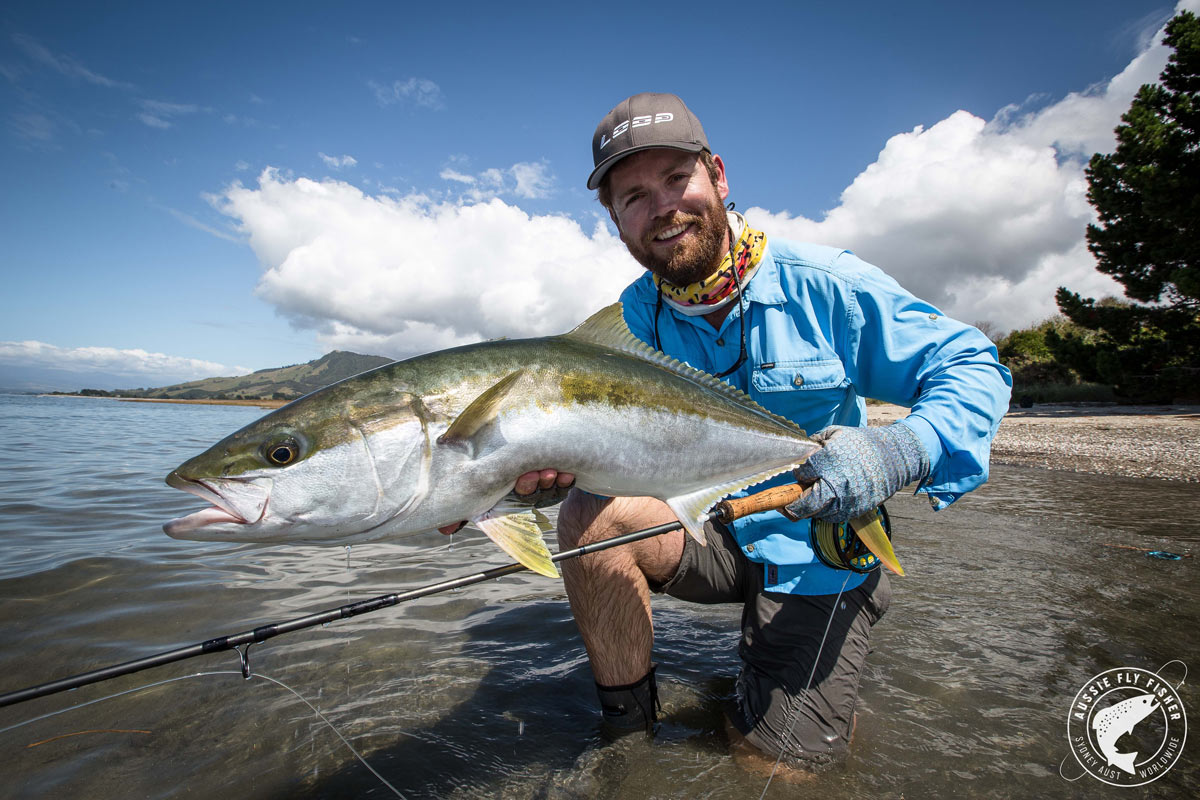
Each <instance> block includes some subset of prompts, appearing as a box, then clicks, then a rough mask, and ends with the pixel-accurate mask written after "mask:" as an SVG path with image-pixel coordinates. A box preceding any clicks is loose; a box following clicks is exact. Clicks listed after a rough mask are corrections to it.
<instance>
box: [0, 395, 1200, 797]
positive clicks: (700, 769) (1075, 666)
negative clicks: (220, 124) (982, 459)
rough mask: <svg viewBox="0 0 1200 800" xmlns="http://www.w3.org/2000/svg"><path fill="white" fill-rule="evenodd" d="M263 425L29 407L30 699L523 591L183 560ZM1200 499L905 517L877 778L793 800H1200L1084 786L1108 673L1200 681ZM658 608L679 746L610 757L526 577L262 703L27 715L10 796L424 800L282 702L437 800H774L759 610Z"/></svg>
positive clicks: (1017, 500)
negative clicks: (301, 627)
mask: <svg viewBox="0 0 1200 800" xmlns="http://www.w3.org/2000/svg"><path fill="white" fill-rule="evenodd" d="M261 413H263V412H262V411H260V410H258V409H250V408H238V407H223V406H177V405H159V404H149V403H119V402H115V401H106V400H81V399H70V398H30V397H5V396H0V445H2V446H0V547H2V548H3V549H2V550H0V554H2V555H0V597H2V598H3V602H2V603H0V641H2V642H3V643H4V646H3V649H2V650H0V691H9V690H13V689H18V688H23V687H25V686H28V685H32V684H36V683H40V682H43V681H47V680H51V679H54V678H58V677H63V676H66V675H70V674H75V673H78V672H82V671H85V670H88V669H93V668H96V667H99V666H104V665H107V664H113V663H118V662H123V661H127V660H130V659H133V658H137V657H141V656H145V655H149V654H152V653H155V652H159V651H163V650H168V649H172V648H174V647H178V646H181V645H186V644H191V643H193V642H198V641H201V640H204V639H207V638H210V637H213V636H216V635H221V634H229V633H234V632H239V631H243V630H247V629H249V628H252V627H254V626H256V625H260V624H263V623H265V622H270V621H278V620H282V619H288V618H291V617H296V616H300V615H302V614H305V613H310V612H312V611H316V610H320V609H324V608H327V607H331V606H336V605H340V604H342V603H345V602H348V601H352V600H360V599H365V598H369V597H374V596H376V595H380V594H387V593H390V592H394V591H400V590H404V589H409V588H414V587H417V586H421V585H424V584H427V583H432V582H435V581H438V580H443V579H445V578H447V577H452V576H455V575H460V574H465V573H471V572H475V571H477V570H478V569H481V568H483V567H486V566H495V565H499V564H502V563H506V561H507V558H506V557H505V556H504V555H503V554H502V553H501V552H500V551H499V550H498V549H497V548H495V547H494V546H493V545H491V544H490V543H489V542H487V540H486V539H484V538H483V537H482V535H481V534H479V533H478V532H472V531H465V532H463V533H462V534H459V535H456V536H455V537H454V538H453V541H452V544H448V543H447V540H446V539H445V538H443V537H442V536H440V535H438V534H427V535H422V536H418V537H413V538H411V539H408V540H405V541H403V542H400V543H395V544H386V545H378V544H377V545H359V546H356V547H354V548H353V549H352V550H351V551H350V553H349V556H348V557H347V553H346V551H345V549H344V548H339V547H331V548H316V547H267V546H260V545H240V546H236V545H221V544H210V543H198V542H182V541H176V540H173V539H170V538H168V537H167V536H166V535H165V534H163V533H162V531H161V529H160V526H161V524H162V522H163V521H165V520H166V519H169V518H171V517H173V516H178V515H180V514H183V513H188V512H190V511H193V510H195V509H196V508H198V501H196V500H195V498H192V497H190V496H189V495H185V494H183V493H182V492H178V491H175V490H172V489H170V488H168V487H167V486H165V485H164V484H163V483H162V478H163V477H164V476H165V475H166V473H167V472H168V471H169V470H170V469H171V468H173V467H174V466H176V465H177V464H178V463H179V462H181V461H183V460H184V459H185V458H187V457H189V456H190V455H193V454H194V453H196V452H198V451H199V450H201V449H203V448H204V447H206V446H207V445H209V444H211V443H212V442H213V441H216V440H217V439H218V438H220V437H222V436H224V435H225V434H227V433H229V432H231V431H233V430H234V429H236V428H238V427H240V426H241V425H244V424H245V423H247V422H249V421H250V420H252V419H254V418H255V417H257V416H259V415H260V414H261ZM1198 495H1200V490H1198V489H1197V487H1196V485H1195V484H1182V483H1169V482H1164V481H1154V480H1132V479H1115V478H1105V477H1097V476H1091V475H1075V474H1070V473H1054V472H1047V471H1040V470H1033V469H1016V468H1003V467H997V468H996V469H995V470H994V474H993V478H992V482H991V483H989V484H988V486H986V487H984V488H983V489H981V490H980V491H978V492H976V493H974V494H972V495H969V496H968V497H966V498H964V499H963V500H962V501H960V502H959V503H958V504H957V505H955V506H954V507H953V508H951V509H949V510H947V511H945V512H941V513H938V514H934V513H933V512H931V511H930V510H929V509H928V506H927V504H926V503H925V502H924V501H921V500H918V499H915V498H912V497H909V496H902V497H898V498H896V499H895V500H894V501H893V502H892V503H890V504H889V507H890V509H891V511H892V516H893V518H894V520H895V526H896V529H897V551H898V553H899V555H900V558H901V560H902V561H903V563H904V564H905V567H906V569H907V570H908V571H909V577H908V578H903V579H895V580H894V581H893V587H894V590H895V598H894V600H893V603H892V607H891V610H890V611H889V613H888V615H887V616H886V617H885V618H884V620H883V621H882V622H881V623H880V625H879V626H877V628H876V629H875V636H874V640H873V641H874V647H875V652H874V653H873V655H872V657H871V661H870V662H869V665H868V669H867V672H866V675H865V676H864V678H863V685H862V687H861V703H860V708H859V717H858V727H857V731H856V735H855V741H854V746H853V751H852V755H851V757H850V760H849V761H848V762H847V763H846V764H845V765H844V767H842V768H839V769H837V770H835V771H833V772H830V773H828V774H825V775H822V776H819V777H818V778H816V779H815V780H814V781H813V783H812V784H811V786H807V787H793V786H788V785H786V784H784V783H781V782H778V781H776V782H773V783H772V784H771V785H770V787H768V788H767V791H766V796H767V797H793V796H798V795H803V796H807V795H810V794H811V795H818V796H821V797H823V798H827V799H828V800H836V799H838V798H855V797H863V796H868V795H870V796H876V797H899V796H904V797H1032V796H1036V797H1094V796H1112V797H1193V796H1195V795H1196V794H1197V792H1198V790H1200V742H1198V741H1195V740H1193V741H1192V742H1189V743H1186V744H1185V745H1184V752H1183V755H1182V757H1181V759H1180V760H1179V762H1178V763H1177V764H1176V765H1175V767H1174V768H1173V769H1172V770H1171V771H1170V772H1168V773H1167V774H1166V775H1165V776H1164V777H1162V778H1160V779H1159V780H1157V781H1155V782H1153V783H1151V784H1148V785H1147V786H1143V787H1140V788H1136V789H1118V788H1113V787H1109V786H1106V785H1104V784H1101V783H1099V782H1098V781H1096V780H1094V779H1092V778H1090V777H1086V776H1085V777H1083V778H1082V779H1081V780H1079V781H1077V782H1074V783H1071V782H1068V781H1067V780H1065V779H1064V778H1063V777H1060V764H1061V763H1062V762H1063V760H1064V759H1066V763H1065V764H1064V765H1063V766H1062V773H1063V774H1064V775H1066V776H1067V777H1075V776H1077V775H1079V774H1080V768H1079V767H1078V765H1077V764H1076V763H1075V762H1074V759H1073V758H1071V757H1070V750H1069V749H1068V743H1067V739H1066V717H1067V712H1068V708H1069V705H1070V703H1071V700H1072V698H1073V697H1074V695H1075V692H1076V691H1077V690H1078V689H1080V688H1081V687H1082V686H1083V685H1084V683H1085V682H1086V681H1087V680H1088V679H1089V678H1090V677H1091V676H1093V675H1095V674H1097V673H1100V672H1102V671H1104V670H1107V669H1110V668H1113V667H1121V666H1130V667H1140V668H1143V669H1147V670H1151V671H1154V670H1158V669H1159V668H1160V667H1162V666H1163V665H1164V664H1167V662H1170V661H1172V660H1174V659H1178V660H1180V661H1182V662H1184V663H1185V664H1186V665H1187V666H1188V667H1189V668H1191V669H1193V670H1200V630H1198V629H1197V621H1198V619H1200V613H1198V612H1200V582H1198V581H1197V578H1196V570H1197V559H1196V558H1191V557H1189V558H1184V559H1182V560H1179V561H1163V560H1159V559H1155V558H1149V557H1147V556H1146V555H1145V553H1144V552H1143V551H1142V550H1139V549H1130V548H1143V549H1151V550H1153V549H1163V550H1169V551H1173V552H1176V553H1185V554H1190V553H1193V552H1195V551H1197V550H1200V528H1198V526H1197V525H1196V523H1195V522H1194V521H1193V519H1194V515H1195V508H1196V506H1197V500H1200V496H1198ZM655 609H656V610H655V614H656V629H657V643H656V652H655V657H656V660H657V661H658V662H659V663H660V665H661V666H660V668H659V678H660V688H661V694H662V701H663V705H664V709H665V711H666V714H665V720H664V724H663V727H662V730H661V732H660V734H659V735H658V737H657V738H656V739H655V740H654V741H653V742H652V743H646V742H640V741H639V742H621V743H618V744H617V745H614V746H601V744H600V742H599V738H598V736H597V730H596V721H595V710H594V694H593V690H592V683H591V677H590V673H589V672H588V669H587V663H586V659H585V657H584V654H583V647H582V644H581V643H580V641H579V638H578V636H577V634H576V632H575V628H574V624H573V622H572V621H571V617H570V613H569V610H568V608H567V604H566V602H565V598H564V596H563V593H562V588H561V584H559V583H557V582H554V581H551V580H549V579H546V578H541V577H537V576H532V575H527V574H526V575H518V576H512V577H508V578H504V579H501V580H497V581H493V582H490V583H486V584H481V585H478V586H474V587H469V588H467V589H462V590H458V591H455V592H449V593H445V594H441V595H437V596H433V597H429V598H424V599H421V600H416V601H413V602H410V603H406V604H404V605H401V606H399V607H396V608H393V609H387V610H384V611H380V612H377V613H374V614H371V615H367V616H363V617H358V618H356V619H353V620H346V621H343V622H339V623H336V624H333V625H329V626H325V627H321V628H316V629H311V630H307V631H302V632H298V633H294V634H289V635H286V636H281V637H279V638H276V639H273V640H271V641H270V642H267V643H264V644H262V645H256V646H255V647H254V648H252V649H251V651H250V658H251V664H252V666H253V669H254V671H255V672H256V677H254V678H252V679H251V680H249V681H246V680H243V679H242V677H241V675H240V674H238V672H237V670H238V660H237V656H236V655H235V654H233V653H222V654H215V655H210V656H206V657H204V658H200V659H194V660H191V661H187V662H182V663H179V664H173V665H169V666H165V667H160V668H156V669H154V670H150V671H147V672H143V673H140V674H137V675H132V676H127V677H124V678H119V679H116V680H112V681H108V682H105V683H103V684H99V685H95V686H90V687H84V688H81V689H77V690H75V691H72V692H69V693H65V694H60V695H55V696H51V697H47V698H41V699H38V700H33V701H29V702H26V703H23V704H20V705H17V706H12V707H8V708H3V709H0V729H5V728H8V730H2V731H0V765H2V766H0V797H13V798H17V797H21V798H24V797H39V796H50V795H51V794H53V795H54V796H60V795H61V794H62V793H75V794H76V795H77V796H81V797H88V798H106V797H114V798H115V797H121V798H127V797H148V798H156V797H212V796H219V795H221V794H225V793H236V796H237V797H238V798H271V797H282V796H288V797H380V798H382V797H390V796H394V795H393V793H392V792H391V790H389V789H388V788H387V787H386V786H384V784H383V783H381V781H380V780H379V779H378V778H377V777H375V776H374V775H373V774H372V773H371V772H370V771H368V769H367V768H366V767H365V766H364V765H363V764H362V763H361V762H360V761H358V760H357V759H355V757H354V756H353V755H352V754H351V753H350V751H349V750H348V749H347V748H346V746H345V745H344V744H343V743H342V742H341V741H340V740H339V739H338V737H337V735H335V733H334V732H333V731H332V730H331V729H330V727H329V726H328V725H326V724H325V723H324V722H322V720H321V718H319V717H318V716H317V715H316V714H315V713H314V711H313V710H312V709H310V708H309V707H308V706H307V705H305V704H304V703H303V702H302V701H300V700H298V699H297V698H296V697H295V696H294V695H293V694H291V693H290V692H289V691H288V690H287V689H284V688H281V687H280V686H278V685H276V684H275V683H272V682H270V681H269V680H267V678H273V679H276V680H278V681H282V682H283V683H285V684H286V685H287V686H289V687H291V688H292V689H294V690H295V691H296V692H298V693H299V694H300V695H302V696H303V697H304V698H305V699H306V700H308V701H309V702H310V703H311V704H312V705H313V706H315V707H316V708H317V709H319V710H320V712H321V713H322V714H324V715H325V716H326V717H327V718H328V719H329V720H330V722H332V723H333V725H334V726H336V728H337V730H338V731H340V733H341V734H342V735H343V736H345V737H346V739H348V740H349V741H350V742H351V743H352V744H353V746H354V747H355V748H357V749H358V750H359V751H360V752H361V753H363V755H364V756H365V757H366V759H367V761H368V763H369V764H370V765H371V767H373V768H374V769H375V770H376V771H377V772H378V773H380V774H381V775H382V776H383V777H384V778H385V779H386V780H387V781H388V782H390V783H391V784H392V785H393V786H394V787H395V788H396V789H397V790H399V792H400V793H402V795H403V796H404V797H408V798H433V797H437V798H460V797H461V798H466V797H479V796H497V797H511V798H543V797H544V798H584V797H611V798H627V797H662V798H668V797H670V798H675V797H678V798H684V797H687V798H691V797H712V798H743V797H758V796H759V795H760V794H762V793H763V789H764V787H766V780H765V778H763V777H760V776H758V775H754V774H749V773H746V772H744V771H742V769H741V768H740V767H738V766H737V765H735V764H734V763H733V762H732V760H731V759H730V758H729V756H728V754H727V752H726V746H725V741H724V736H723V733H722V725H721V707H722V703H723V702H724V700H725V698H726V697H727V696H728V694H729V692H730V691H731V688H732V679H733V676H734V675H735V674H736V671H737V659H736V655H735V653H734V645H735V643H736V638H737V627H738V616H739V610H738V609H737V608H733V607H729V608H724V607H716V608H713V607H699V606H690V605H687V604H684V603H681V602H678V601H674V600H671V599H669V598H659V599H657V600H656V603H655ZM217 672H220V673H224V674H204V675H199V676H196V674H197V673H217ZM230 673H232V674H230ZM1163 675H1164V676H1167V677H1170V678H1172V682H1178V679H1179V678H1181V677H1182V667H1181V666H1180V665H1179V664H1173V665H1171V666H1168V667H1167V668H1166V669H1164V670H1163ZM182 676H195V677H182ZM180 677H182V679H179V680H172V679H175V678H180ZM166 680H170V681H171V682H168V683H162V684H160V685H157V686H153V687H152V688H145V689H142V690H140V691H135V692H132V693H130V694H126V695H124V696H121V697H118V698H115V699H110V700H106V701H104V702H100V703H96V704H93V705H89V706H86V707H83V708H77V709H75V710H70V711H67V712H66V713H62V714H57V715H55V716H51V717H48V718H46V719H41V720H37V721H34V722H28V721H29V720H33V719H34V718H36V717H38V716H40V715H43V714H48V713H52V712H55V711H58V710H61V709H67V708H70V707H72V706H76V705H79V704H82V703H85V702H88V701H91V700H95V699H97V698H103V697H106V696H108V695H112V694H114V693H116V692H120V691H124V690H128V689H134V688H136V687H143V686H146V685H148V684H153V683H157V682H161V681H166ZM1180 691H1181V695H1182V697H1183V701H1184V704H1185V709H1186V710H1187V711H1188V712H1191V713H1192V716H1193V719H1197V718H1200V716H1197V715H1198V714H1200V706H1197V704H1196V697H1197V694H1196V692H1195V691H1194V690H1193V689H1192V688H1191V684H1190V683H1186V684H1184V685H1183V686H1182V688H1181V690H1180ZM13 725H16V726H18V727H15V728H10V726H13ZM1193 739H1195V737H1193ZM1127 741H1128V740H1127Z"/></svg>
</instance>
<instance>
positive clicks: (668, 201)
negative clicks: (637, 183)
mask: <svg viewBox="0 0 1200 800" xmlns="http://www.w3.org/2000/svg"><path fill="white" fill-rule="evenodd" d="M677 210H679V194H678V193H677V192H671V191H667V190H665V189H657V190H654V191H651V192H650V214H651V216H652V217H654V218H655V219H659V218H661V217H670V216H673V215H674V214H675V212H676V211H677Z"/></svg>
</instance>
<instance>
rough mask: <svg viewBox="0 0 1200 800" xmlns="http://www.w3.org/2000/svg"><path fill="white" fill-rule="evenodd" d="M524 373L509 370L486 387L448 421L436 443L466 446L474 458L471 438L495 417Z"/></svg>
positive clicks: (520, 370) (522, 371)
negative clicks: (444, 430)
mask: <svg viewBox="0 0 1200 800" xmlns="http://www.w3.org/2000/svg"><path fill="white" fill-rule="evenodd" d="M524 375H525V370H523V369H519V370H517V371H515V372H510V373H509V374H507V375H505V376H504V377H503V378H501V379H500V380H498V381H496V382H495V383H494V384H492V385H491V386H490V387H488V388H487V389H486V390H485V391H484V392H483V394H481V395H479V396H478V397H476V398H475V399H474V400H472V401H471V403H470V404H469V405H468V406H467V407H466V408H464V409H463V410H462V412H461V413H460V414H459V415H458V416H457V417H456V418H455V420H454V422H452V423H450V427H449V428H447V429H446V432H445V433H443V434H442V435H441V436H439V437H438V439H437V443H438V444H441V445H451V446H453V445H459V446H463V447H466V448H467V451H468V453H469V454H470V455H471V457H472V458H474V455H475V454H474V447H473V446H472V439H474V437H475V434H477V433H479V432H480V431H481V430H483V429H484V428H485V427H487V426H488V425H490V424H491V423H492V422H493V421H494V420H495V419H496V417H497V416H498V415H499V413H500V409H501V408H502V407H503V405H504V400H505V399H506V398H507V397H508V394H509V392H510V391H512V388H513V387H514V386H515V385H516V384H517V381H519V380H520V379H521V378H522V377H524Z"/></svg>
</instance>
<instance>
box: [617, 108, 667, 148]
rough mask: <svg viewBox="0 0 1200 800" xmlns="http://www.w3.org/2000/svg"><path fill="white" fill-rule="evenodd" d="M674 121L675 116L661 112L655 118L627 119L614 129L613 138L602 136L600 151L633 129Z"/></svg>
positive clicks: (648, 116)
mask: <svg viewBox="0 0 1200 800" xmlns="http://www.w3.org/2000/svg"><path fill="white" fill-rule="evenodd" d="M673 119H675V115H674V114H672V113H671V112H670V111H660V112H659V113H657V114H655V115H654V116H653V117H651V116H650V115H649V114H646V115H644V116H639V117H634V118H633V119H632V120H628V119H627V120H625V121H624V122H622V123H621V124H619V125H617V127H615V128H613V132H612V137H611V138H610V137H608V136H605V135H604V134H603V133H602V134H600V149H601V150H603V149H604V148H606V147H608V146H609V145H610V144H612V143H613V140H614V139H616V138H617V137H618V136H620V135H621V134H623V133H625V132H626V131H628V130H629V129H630V128H631V127H633V128H641V127H644V126H646V125H657V124H658V123H660V122H670V121H671V120H673Z"/></svg>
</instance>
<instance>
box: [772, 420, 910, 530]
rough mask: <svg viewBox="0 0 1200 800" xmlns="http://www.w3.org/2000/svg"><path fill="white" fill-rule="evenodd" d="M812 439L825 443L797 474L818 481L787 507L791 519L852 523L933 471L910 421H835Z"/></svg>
mask: <svg viewBox="0 0 1200 800" xmlns="http://www.w3.org/2000/svg"><path fill="white" fill-rule="evenodd" d="M812 438H813V441H816V442H820V443H822V444H824V445H825V446H824V447H822V448H821V449H820V450H818V451H817V452H815V453H813V454H812V455H811V456H809V457H808V461H807V462H805V463H804V464H801V465H800V466H799V467H798V468H797V469H796V470H795V472H794V474H795V476H796V480H797V481H798V482H800V483H813V482H814V481H815V485H814V486H813V487H812V489H811V490H809V491H808V493H806V494H805V495H804V496H803V497H801V498H800V499H799V500H797V501H796V502H794V503H792V504H791V505H789V506H787V507H785V508H784V509H783V512H784V515H785V516H787V517H788V518H789V519H792V520H798V519H804V518H805V517H819V518H820V519H823V520H828V521H830V522H848V521H850V520H852V519H854V518H856V517H859V516H862V515H863V514H865V513H867V512H868V511H870V510H872V509H873V508H875V507H877V506H878V505H879V504H880V503H882V502H883V501H885V500H887V499H888V498H889V497H891V496H892V495H894V494H895V493H896V492H898V491H900V489H902V488H904V487H905V486H907V485H908V484H909V483H911V482H912V481H917V480H921V479H923V478H924V477H925V476H926V475H928V474H929V454H928V453H926V452H925V446H924V445H923V444H921V440H920V438H919V437H918V436H917V434H916V433H914V432H913V430H912V428H910V427H908V426H907V425H902V424H900V423H892V424H891V425H888V426H886V427H882V428H846V427H842V426H840V425H833V426H831V427H829V428H826V429H825V430H823V431H821V432H820V433H818V434H816V435H815V436H813V437H812Z"/></svg>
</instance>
